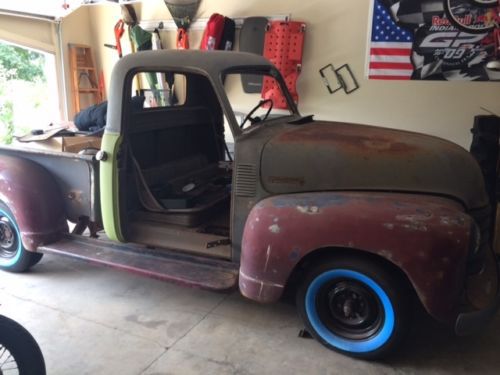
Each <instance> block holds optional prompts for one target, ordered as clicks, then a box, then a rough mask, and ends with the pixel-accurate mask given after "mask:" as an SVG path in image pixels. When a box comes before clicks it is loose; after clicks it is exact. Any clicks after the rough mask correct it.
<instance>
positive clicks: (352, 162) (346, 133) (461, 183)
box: [261, 121, 488, 209]
mask: <svg viewBox="0 0 500 375" xmlns="http://www.w3.org/2000/svg"><path fill="white" fill-rule="evenodd" d="M261 178H262V184H263V187H264V188H265V189H266V190H267V191H268V192H270V193H272V194H283V193H293V192H305V191H332V190H344V191H345V190H351V191H352V190H364V191H397V192H415V193H426V194H436V195H443V196H449V197H453V198H456V199H458V200H460V201H462V202H463V204H464V205H465V206H466V207H467V208H469V209H472V208H479V207H484V206H486V205H487V204H488V198H487V195H486V192H485V188H484V180H483V176H482V173H481V170H480V168H479V165H478V164H477V162H476V161H475V159H474V158H473V157H472V156H471V155H470V154H469V153H468V152H467V151H466V150H465V149H463V148H461V147H460V146H458V145H456V144H454V143H451V142H448V141H445V140H443V139H440V138H437V137H432V136H428V135H424V134H419V133H413V132H407V131H401V130H393V129H386V128H379V127H374V126H365V125H354V124H346V123H337V122H323V121H317V122H316V121H314V122H310V123H307V124H303V125H288V126H286V127H285V128H281V131H280V132H279V134H275V135H273V136H272V137H271V138H270V140H269V141H268V142H267V143H266V145H265V147H264V149H263V153H262V158H261Z"/></svg>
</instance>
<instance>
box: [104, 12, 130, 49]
mask: <svg viewBox="0 0 500 375" xmlns="http://www.w3.org/2000/svg"><path fill="white" fill-rule="evenodd" d="M113 32H114V34H115V44H104V47H108V48H112V49H115V50H116V51H117V52H118V57H119V58H122V56H123V52H122V43H121V39H122V36H123V33H124V32H125V23H124V22H123V20H122V19H120V20H118V22H117V23H116V24H115V27H114V28H113Z"/></svg>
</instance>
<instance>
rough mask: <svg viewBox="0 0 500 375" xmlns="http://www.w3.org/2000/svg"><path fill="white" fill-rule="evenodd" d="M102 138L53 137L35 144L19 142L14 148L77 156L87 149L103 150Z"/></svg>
mask: <svg viewBox="0 0 500 375" xmlns="http://www.w3.org/2000/svg"><path fill="white" fill-rule="evenodd" d="M101 140H102V138H100V137H85V136H77V135H75V136H72V137H53V138H50V139H46V140H42V141H34V142H19V141H15V142H14V144H13V146H15V147H20V148H31V149H37V150H47V151H55V152H61V151H62V152H71V153H74V154H77V153H78V152H80V151H81V150H83V149H85V148H96V149H101Z"/></svg>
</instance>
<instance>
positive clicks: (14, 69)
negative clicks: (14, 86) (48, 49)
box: [0, 43, 45, 82]
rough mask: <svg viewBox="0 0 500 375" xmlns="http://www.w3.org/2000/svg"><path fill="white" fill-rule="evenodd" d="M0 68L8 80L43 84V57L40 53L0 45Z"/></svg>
mask: <svg viewBox="0 0 500 375" xmlns="http://www.w3.org/2000/svg"><path fill="white" fill-rule="evenodd" d="M0 66H1V67H3V68H4V70H5V71H7V72H8V75H7V78H8V79H20V80H23V81H28V82H35V81H42V82H45V75H44V66H45V57H44V55H43V54H41V53H37V52H34V51H30V50H27V49H24V48H20V47H16V46H12V45H9V44H2V43H0Z"/></svg>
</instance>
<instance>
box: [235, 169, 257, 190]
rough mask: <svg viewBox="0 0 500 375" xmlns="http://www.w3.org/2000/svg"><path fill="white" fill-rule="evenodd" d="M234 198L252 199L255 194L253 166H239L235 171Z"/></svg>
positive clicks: (255, 178)
mask: <svg viewBox="0 0 500 375" xmlns="http://www.w3.org/2000/svg"><path fill="white" fill-rule="evenodd" d="M235 191H236V196H237V197H254V196H255V194H256V193H257V173H256V171H255V165H252V164H240V165H238V167H237V169H236V189H235Z"/></svg>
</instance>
